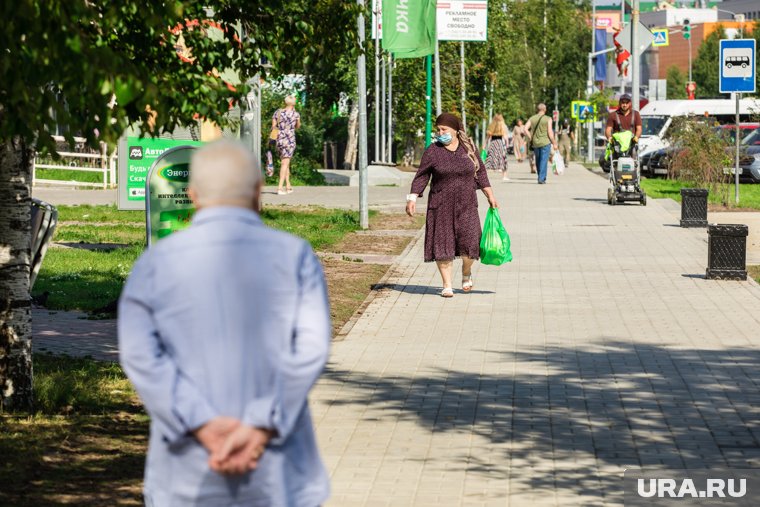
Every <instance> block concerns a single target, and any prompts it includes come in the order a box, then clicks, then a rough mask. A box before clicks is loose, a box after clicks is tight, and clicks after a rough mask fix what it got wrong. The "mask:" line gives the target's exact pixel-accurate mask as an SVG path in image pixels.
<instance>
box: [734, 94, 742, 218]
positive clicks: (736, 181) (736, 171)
mask: <svg viewBox="0 0 760 507" xmlns="http://www.w3.org/2000/svg"><path fill="white" fill-rule="evenodd" d="M734 95H736V160H735V165H734V186H735V187H736V190H735V191H734V193H735V194H736V204H739V141H740V138H739V99H740V98H741V96H742V94H741V93H735V94H734Z"/></svg>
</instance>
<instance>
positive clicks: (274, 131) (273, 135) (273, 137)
mask: <svg viewBox="0 0 760 507" xmlns="http://www.w3.org/2000/svg"><path fill="white" fill-rule="evenodd" d="M279 113H280V110H279V109H278V110H277V111H275V113H274V115H275V117H276V116H277V115H278V114H279ZM279 136H280V129H278V128H277V127H272V131H271V132H270V133H269V140H270V141H276V140H277V138H278V137H279Z"/></svg>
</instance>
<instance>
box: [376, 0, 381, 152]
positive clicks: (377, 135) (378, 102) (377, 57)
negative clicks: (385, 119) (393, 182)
mask: <svg viewBox="0 0 760 507" xmlns="http://www.w3.org/2000/svg"><path fill="white" fill-rule="evenodd" d="M375 16H377V13H375ZM375 34H376V35H377V37H376V38H375V162H377V161H379V160H380V125H381V124H380V30H379V29H378V27H375Z"/></svg>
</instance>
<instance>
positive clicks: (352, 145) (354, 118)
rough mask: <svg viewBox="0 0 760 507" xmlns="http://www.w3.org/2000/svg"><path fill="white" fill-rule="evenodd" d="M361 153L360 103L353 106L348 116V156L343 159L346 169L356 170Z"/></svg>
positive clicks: (357, 102)
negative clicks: (358, 156)
mask: <svg viewBox="0 0 760 507" xmlns="http://www.w3.org/2000/svg"><path fill="white" fill-rule="evenodd" d="M358 153H359V101H358V100H355V101H354V102H353V104H351V113H350V114H349V115H348V142H347V143H346V156H345V157H344V158H343V167H344V168H345V169H356V168H357V167H356V156H357V155H358Z"/></svg>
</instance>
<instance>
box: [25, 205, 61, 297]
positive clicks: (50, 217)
mask: <svg viewBox="0 0 760 507" xmlns="http://www.w3.org/2000/svg"><path fill="white" fill-rule="evenodd" d="M57 224H58V210H57V209H56V207H55V206H53V205H52V204H48V203H46V202H44V201H41V200H39V199H32V245H31V246H32V252H31V256H32V267H31V271H30V273H29V290H30V291H31V290H32V287H33V286H34V281H35V280H36V279H37V274H38V273H39V272H40V266H42V259H43V258H44V257H45V252H47V247H48V244H49V243H50V240H51V239H52V237H53V233H54V232H55V226H56V225H57Z"/></svg>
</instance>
